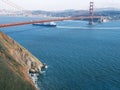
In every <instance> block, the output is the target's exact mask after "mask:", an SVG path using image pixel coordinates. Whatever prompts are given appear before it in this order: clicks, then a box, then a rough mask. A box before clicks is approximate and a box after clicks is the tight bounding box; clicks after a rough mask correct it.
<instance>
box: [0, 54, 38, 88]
mask: <svg viewBox="0 0 120 90" xmlns="http://www.w3.org/2000/svg"><path fill="white" fill-rule="evenodd" d="M8 57H10V56H8ZM13 61H14V62H13ZM10 63H12V68H16V69H19V67H20V65H19V64H18V63H17V62H16V61H15V60H14V59H12V58H6V57H3V56H1V55H0V90H36V88H35V87H34V86H33V85H32V84H30V83H29V82H28V81H26V80H24V78H23V76H21V75H20V73H21V72H20V71H19V70H17V71H19V72H17V71H13V70H12V68H10V66H11V65H10Z"/></svg>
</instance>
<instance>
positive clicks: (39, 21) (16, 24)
mask: <svg viewBox="0 0 120 90" xmlns="http://www.w3.org/2000/svg"><path fill="white" fill-rule="evenodd" d="M89 18H102V16H93V17H91V16H80V17H70V18H57V19H49V20H38V21H26V22H16V23H8V24H0V28H4V27H10V26H19V25H25V24H33V23H44V22H52V21H62V20H77V19H89Z"/></svg>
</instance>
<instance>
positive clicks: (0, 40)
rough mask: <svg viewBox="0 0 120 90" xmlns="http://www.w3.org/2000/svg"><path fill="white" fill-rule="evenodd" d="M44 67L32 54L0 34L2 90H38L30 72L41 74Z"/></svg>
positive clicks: (0, 87) (0, 80) (0, 89)
mask: <svg viewBox="0 0 120 90" xmlns="http://www.w3.org/2000/svg"><path fill="white" fill-rule="evenodd" d="M33 63H34V66H33ZM42 67H43V64H42V63H41V62H40V61H39V60H38V59H37V58H35V57H34V56H33V55H32V54H31V53H29V52H28V51H27V50H26V49H25V48H23V47H22V46H20V45H19V44H18V43H17V42H15V41H14V40H13V39H11V38H10V37H8V36H7V35H5V34H4V33H2V32H0V90H37V88H36V87H35V85H34V83H33V81H32V80H31V79H30V77H29V71H34V72H39V71H40V70H41V68H42Z"/></svg>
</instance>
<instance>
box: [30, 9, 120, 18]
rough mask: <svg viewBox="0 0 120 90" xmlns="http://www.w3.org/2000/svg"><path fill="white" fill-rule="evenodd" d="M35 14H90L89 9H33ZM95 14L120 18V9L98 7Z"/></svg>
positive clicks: (57, 15) (60, 15) (65, 15)
mask: <svg viewBox="0 0 120 90" xmlns="http://www.w3.org/2000/svg"><path fill="white" fill-rule="evenodd" d="M32 13H33V14H34V15H40V14H41V15H45V16H51V17H74V16H88V15H89V11H88V10H74V9H70V10H63V11H41V10H36V11H32ZM94 15H99V16H109V17H111V18H113V19H120V9H116V8H110V7H109V8H97V9H95V10H94Z"/></svg>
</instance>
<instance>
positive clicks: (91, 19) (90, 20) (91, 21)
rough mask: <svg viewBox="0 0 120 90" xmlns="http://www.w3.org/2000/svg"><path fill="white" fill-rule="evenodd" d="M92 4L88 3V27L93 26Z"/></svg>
mask: <svg viewBox="0 0 120 90" xmlns="http://www.w3.org/2000/svg"><path fill="white" fill-rule="evenodd" d="M93 10H94V2H90V7H89V15H90V19H89V25H92V24H93V13H94V11H93Z"/></svg>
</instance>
